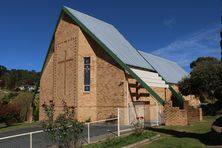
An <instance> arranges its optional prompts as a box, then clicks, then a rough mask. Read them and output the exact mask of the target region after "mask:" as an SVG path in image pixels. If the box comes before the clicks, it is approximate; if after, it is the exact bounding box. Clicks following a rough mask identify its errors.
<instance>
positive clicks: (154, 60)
mask: <svg viewBox="0 0 222 148" xmlns="http://www.w3.org/2000/svg"><path fill="white" fill-rule="evenodd" d="M139 52H140V53H141V55H142V56H143V57H144V58H145V59H146V60H147V61H148V62H149V63H150V64H151V65H152V66H153V68H154V69H155V70H156V71H157V72H158V73H159V74H160V75H161V76H162V77H163V78H164V79H165V80H166V81H167V82H168V83H178V82H179V81H180V80H182V79H183V78H184V77H186V76H187V75H188V73H187V72H186V71H185V70H183V69H182V68H181V67H180V66H179V65H178V64H177V63H175V62H173V61H169V60H167V59H164V58H161V57H158V56H154V55H152V54H149V53H146V52H142V51H139Z"/></svg>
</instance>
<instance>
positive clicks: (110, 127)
mask: <svg viewBox="0 0 222 148" xmlns="http://www.w3.org/2000/svg"><path fill="white" fill-rule="evenodd" d="M147 112H148V113H149V112H153V113H152V114H149V117H150V118H153V119H152V120H150V121H149V122H150V123H149V124H150V126H152V125H159V124H160V123H161V121H159V116H160V113H159V108H158V106H156V107H150V108H149V111H147V108H144V107H139V108H134V109H132V108H129V107H128V108H117V117H115V118H109V119H104V120H99V121H92V122H87V123H84V125H85V129H84V131H83V137H84V141H85V142H86V143H91V142H92V141H97V140H100V139H101V138H105V137H104V136H105V135H107V134H110V133H112V134H114V135H116V136H120V134H121V133H122V132H127V131H130V130H132V129H133V126H132V121H134V120H136V117H137V116H140V115H142V116H144V117H145V116H148V115H147ZM155 116H156V118H155ZM144 121H145V119H144ZM41 133H42V134H41ZM35 134H36V135H37V134H41V135H39V136H40V137H41V138H40V139H38V141H36V138H37V137H38V135H37V137H34V138H33V136H34V135H35ZM42 135H43V136H44V135H45V132H44V131H43V130H38V131H33V132H26V133H22V134H16V135H12V136H6V137H1V138H0V142H1V143H0V147H4V146H2V145H1V144H4V142H5V141H3V140H10V139H13V138H17V140H19V138H18V137H23V136H24V137H25V136H29V137H26V138H29V139H26V140H23V141H22V142H23V143H25V142H26V143H25V144H26V145H27V144H28V143H27V140H29V145H27V146H26V147H29V148H33V145H34V147H41V146H39V143H38V142H39V140H40V141H41V139H42V140H46V139H45V138H44V137H43V136H42ZM23 139H24V138H23ZM15 140H16V139H15ZM33 140H34V142H33ZM20 141H21V139H20ZM46 141H47V140H46ZM9 142H11V141H9ZM43 143H44V142H43ZM25 144H24V145H25ZM35 144H37V145H35ZM44 144H46V143H44ZM9 147H11V146H9ZM12 147H14V145H13V146H12ZM15 147H17V146H15ZM24 147H25V146H24Z"/></svg>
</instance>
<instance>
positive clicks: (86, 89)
mask: <svg viewBox="0 0 222 148" xmlns="http://www.w3.org/2000/svg"><path fill="white" fill-rule="evenodd" d="M89 91H90V57H84V92H89Z"/></svg>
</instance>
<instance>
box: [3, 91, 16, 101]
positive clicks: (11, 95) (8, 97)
mask: <svg viewBox="0 0 222 148" xmlns="http://www.w3.org/2000/svg"><path fill="white" fill-rule="evenodd" d="M17 95H18V94H17V93H13V92H10V93H8V94H5V95H4V97H3V98H2V99H1V103H3V104H8V103H10V102H11V101H12V100H13V99H14V98H15V97H16V96H17Z"/></svg>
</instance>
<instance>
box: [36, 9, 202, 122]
mask: <svg viewBox="0 0 222 148" xmlns="http://www.w3.org/2000/svg"><path fill="white" fill-rule="evenodd" d="M186 76H187V73H186V72H185V71H184V70H183V69H182V68H181V67H180V66H179V65H178V64H176V63H175V62H172V61H169V60H167V59H164V58H161V57H157V56H154V55H152V54H149V53H145V52H142V51H138V50H136V49H135V48H134V47H133V46H132V45H131V44H130V43H129V42H128V41H127V40H126V39H125V38H124V37H123V35H122V34H121V33H120V32H119V31H118V30H117V29H116V28H115V27H114V26H113V25H111V24H108V23H106V22H104V21H101V20H99V19H96V18H94V17H91V16H89V15H86V14H84V13H81V12H78V11H76V10H73V9H71V8H68V7H63V9H62V11H61V14H60V18H59V21H58V23H57V27H56V29H55V33H54V35H53V38H52V41H51V44H50V48H49V50H48V54H47V57H46V59H45V63H44V66H43V70H42V76H41V81H40V105H41V104H43V103H44V102H48V101H49V100H53V101H54V102H55V109H56V114H59V113H60V112H61V111H62V102H61V100H62V99H63V100H65V101H66V102H67V104H68V105H70V106H74V107H75V109H76V117H77V119H78V120H80V121H85V120H87V119H89V118H90V119H91V120H93V121H95V120H101V119H106V118H109V117H111V116H116V115H117V112H116V109H117V108H118V107H119V108H124V109H125V110H124V112H123V113H124V114H125V116H124V119H123V122H124V123H128V124H129V123H130V122H131V120H132V119H131V117H130V114H131V112H135V114H136V115H140V114H143V115H146V113H148V112H149V116H146V117H147V119H145V120H147V121H148V120H150V118H151V117H152V116H160V115H159V114H154V113H152V112H153V110H151V108H152V107H153V106H158V107H159V112H160V113H161V114H163V115H164V118H165V120H164V122H165V123H166V124H168V125H172V124H182V125H185V124H187V122H188V120H189V116H190V118H191V117H192V119H200V116H201V110H200V109H199V108H197V106H198V105H199V100H198V99H196V98H194V97H192V96H188V97H182V96H181V95H180V94H179V93H178V88H177V86H176V84H177V83H178V81H180V80H181V79H182V78H183V77H186ZM186 100H187V101H186ZM172 102H173V103H172ZM141 106H143V107H145V108H146V110H143V111H141V110H140V109H138V108H140V107H141ZM194 106H195V107H194ZM173 114H174V115H173ZM174 117H175V118H174ZM44 118H45V116H44V111H43V109H42V108H41V109H40V120H43V119H44ZM158 118H159V117H158ZM160 118H162V117H160Z"/></svg>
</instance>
